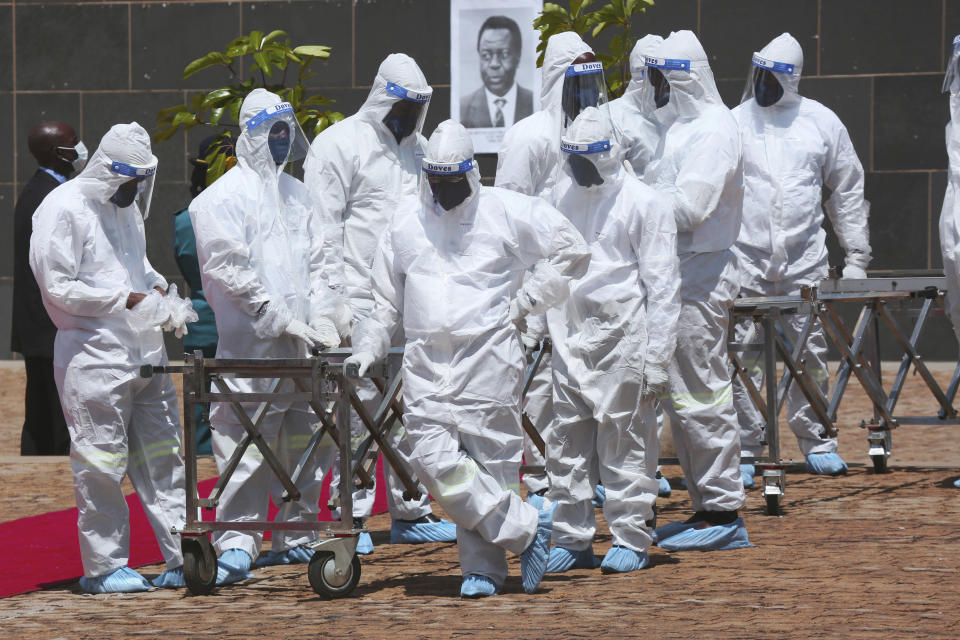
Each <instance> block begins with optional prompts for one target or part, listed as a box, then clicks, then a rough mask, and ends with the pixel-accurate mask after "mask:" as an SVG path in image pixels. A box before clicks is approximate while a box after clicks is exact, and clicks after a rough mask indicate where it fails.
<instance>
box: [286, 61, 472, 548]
mask: <svg viewBox="0 0 960 640" xmlns="http://www.w3.org/2000/svg"><path fill="white" fill-rule="evenodd" d="M432 94H433V89H432V88H431V87H430V86H429V85H428V84H427V79H426V78H425V77H424V75H423V72H422V71H421V70H420V67H419V66H417V63H416V62H415V61H414V59H413V58H411V57H410V56H408V55H405V54H402V53H393V54H390V55H389V56H387V57H386V59H384V61H383V62H382V63H381V64H380V68H379V70H378V71H377V75H376V77H375V78H374V80H373V87H371V89H370V94H369V95H368V96H367V100H366V102H364V104H363V106H362V107H360V110H359V111H358V112H357V113H355V114H354V115H352V116H350V117H348V118H346V119H345V120H343V121H342V122H339V123H337V124H335V125H334V126H332V127H329V128H328V129H325V130H324V131H323V132H322V133H320V135H318V136H317V137H316V138H315V139H314V141H313V144H312V145H311V147H310V154H309V155H308V156H307V160H306V162H305V163H304V182H306V184H307V188H309V189H310V194H311V197H312V198H313V201H314V204H315V205H316V207H317V210H318V212H319V213H320V216H321V218H322V220H323V223H324V233H325V236H326V248H327V252H328V254H330V255H331V256H334V257H336V259H335V260H333V261H332V263H331V264H332V265H333V268H332V269H331V270H330V274H329V275H330V280H331V284H332V285H333V286H334V287H336V288H337V289H338V290H340V291H342V292H343V294H344V295H345V297H346V298H347V299H348V301H349V304H350V307H351V309H352V311H353V315H354V319H355V320H356V321H359V320H361V319H363V318H365V317H366V316H367V315H369V313H370V308H371V304H372V296H371V295H370V288H371V286H372V284H371V282H370V269H371V266H372V265H373V256H374V251H375V249H376V246H377V240H378V239H379V238H380V234H381V233H382V232H383V230H384V229H385V228H386V227H387V224H388V223H389V222H390V219H391V218H392V217H393V214H394V212H395V211H397V210H398V208H399V207H400V206H401V203H402V202H403V201H404V200H406V199H412V200H413V201H416V200H417V198H418V191H417V185H418V183H419V181H418V178H419V176H420V161H421V160H422V159H423V152H424V148H425V147H426V139H425V138H424V137H423V135H422V133H421V131H422V129H423V122H424V119H425V118H426V115H427V107H428V106H429V104H430V96H431V95H432ZM341 332H342V333H343V334H344V335H348V332H349V324H347V325H346V326H342V327H341ZM402 339H403V336H402V335H396V336H393V344H394V345H395V346H400V345H401V344H402ZM356 391H357V395H358V396H359V398H360V400H361V402H362V403H363V405H364V407H365V408H366V410H367V413H368V414H369V415H371V416H372V415H373V414H374V413H376V410H377V408H378V407H379V405H380V402H381V400H382V395H381V394H380V393H379V392H378V391H377V388H376V386H374V384H373V382H371V381H370V380H357V381H356ZM350 419H351V425H350V430H351V434H352V438H353V440H354V443H353V444H354V448H356V447H357V446H359V445H360V443H361V442H362V441H363V440H364V439H365V438H366V437H367V436H368V435H369V431H368V430H367V428H366V427H365V426H364V424H363V422H362V421H361V420H360V417H359V416H358V415H357V414H356V412H351V414H350ZM402 430H403V428H402V427H401V426H400V425H399V424H398V425H397V426H396V427H395V428H394V429H393V432H392V433H391V437H392V440H393V443H394V444H395V445H399V446H400V450H399V451H398V454H399V455H400V457H401V459H405V458H406V457H407V456H406V452H404V451H403V446H402ZM334 476H335V477H336V478H339V467H335V468H334ZM384 477H385V479H386V482H387V492H386V493H387V507H388V508H389V510H390V517H391V518H392V520H393V522H392V524H391V526H390V542H391V543H392V544H396V543H407V544H411V543H424V542H453V541H454V540H456V539H457V532H456V527H455V526H454V524H453V523H452V522H449V521H447V520H441V519H440V518H438V517H437V516H435V515H434V514H433V512H432V511H431V509H430V498H429V496H428V495H427V492H426V491H425V490H424V489H423V488H422V487H421V490H420V493H421V497H420V498H419V499H417V500H410V501H405V500H404V499H403V493H404V486H403V483H401V482H400V479H399V478H398V477H397V475H396V473H395V472H394V471H393V469H392V467H390V465H389V464H388V465H387V466H386V468H385V473H384ZM335 484H336V483H335ZM375 497H376V491H375V489H361V490H358V491H355V492H354V495H353V516H354V518H357V519H359V520H360V521H363V520H365V519H366V518H369V517H370V514H371V512H372V510H373V502H374V498H375ZM372 552H373V542H372V540H371V539H370V534H369V533H366V532H364V533H362V534H361V535H360V540H359V541H358V544H357V553H360V554H367V553H372Z"/></svg>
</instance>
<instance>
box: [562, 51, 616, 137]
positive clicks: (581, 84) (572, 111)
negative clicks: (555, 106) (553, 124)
mask: <svg viewBox="0 0 960 640" xmlns="http://www.w3.org/2000/svg"><path fill="white" fill-rule="evenodd" d="M587 56H589V57H590V58H592V59H594V60H595V59H596V58H594V56H593V54H586V55H585V56H580V58H577V60H580V59H581V58H584V57H587ZM605 104H607V81H606V79H605V78H604V77H603V65H602V64H601V63H599V62H592V61H591V62H581V63H577V62H574V64H572V65H570V66H569V67H567V70H566V72H565V73H564V77H563V92H562V94H561V98H560V106H561V116H560V123H561V126H560V133H561V135H562V134H563V133H564V132H565V131H566V130H567V128H568V127H569V126H570V125H571V124H573V121H574V120H576V119H577V116H579V115H580V114H581V113H582V112H583V111H584V110H585V109H587V108H588V107H598V106H600V105H605Z"/></svg>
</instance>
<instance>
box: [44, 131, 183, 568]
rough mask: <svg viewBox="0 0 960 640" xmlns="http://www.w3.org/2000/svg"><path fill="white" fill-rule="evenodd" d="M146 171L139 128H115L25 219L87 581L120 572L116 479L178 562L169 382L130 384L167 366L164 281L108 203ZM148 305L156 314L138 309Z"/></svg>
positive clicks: (130, 216) (145, 141)
mask: <svg viewBox="0 0 960 640" xmlns="http://www.w3.org/2000/svg"><path fill="white" fill-rule="evenodd" d="M156 166H157V159H156V157H154V156H153V154H152V153H151V151H150V136H149V134H148V133H147V132H146V131H145V130H144V129H143V127H141V126H140V125H138V124H137V123H135V122H134V123H130V124H118V125H114V126H113V127H112V128H111V129H110V131H108V132H107V133H106V134H105V135H104V136H103V139H102V140H101V141H100V147H99V148H98V149H97V151H96V152H95V153H94V154H93V156H92V157H91V158H90V162H89V163H88V164H87V166H86V168H85V169H84V170H83V171H82V172H81V173H80V174H79V175H78V176H77V177H76V178H75V179H73V180H71V181H69V182H67V183H65V184H62V185H60V186H59V187H57V188H56V189H54V190H53V191H52V192H51V193H50V194H49V195H48V196H47V198H46V199H45V200H44V201H43V203H42V204H41V205H40V207H38V208H37V211H36V213H34V216H33V229H34V233H33V236H32V237H31V240H30V267H31V268H32V269H33V273H34V275H35V276H36V278H37V283H38V284H39V285H40V291H41V295H42V296H43V303H44V306H45V307H46V309H47V313H49V314H50V318H51V319H52V320H53V322H54V324H55V325H56V326H57V338H56V342H55V344H54V375H55V379H56V383H57V389H58V390H59V392H60V399H61V403H62V404H63V412H64V415H65V417H66V421H67V426H68V428H69V431H70V440H71V447H70V463H71V466H72V467H73V474H74V482H75V485H76V497H77V509H78V511H79V515H78V518H77V526H78V528H79V531H80V553H81V557H82V559H83V572H84V576H85V577H86V578H95V577H100V576H106V575H108V574H110V573H112V572H114V571H116V570H118V569H120V568H122V567H125V566H126V564H127V560H128V556H129V537H130V529H129V524H128V511H127V503H126V500H125V499H124V496H123V490H122V488H121V482H122V480H123V477H124V475H127V474H129V476H130V480H131V481H132V482H133V486H134V488H135V489H136V490H137V493H138V494H139V496H140V500H141V502H142V503H143V506H144V509H145V510H146V512H147V517H148V518H149V520H150V524H151V525H152V526H153V530H154V533H155V534H156V536H157V542H158V543H159V544H160V550H161V552H162V553H163V557H164V560H165V561H166V563H167V567H168V568H169V569H174V568H176V567H179V566H180V565H182V564H183V559H182V557H181V555H180V541H179V537H178V536H175V535H173V534H171V533H170V529H171V527H179V526H181V525H182V524H183V517H184V513H185V496H184V485H183V459H182V458H181V457H180V424H179V418H178V416H179V410H178V408H177V398H176V393H175V391H174V387H173V382H172V380H171V379H170V376H167V375H157V376H153V377H152V378H141V377H140V372H139V367H140V366H141V365H143V364H151V365H161V364H165V363H166V362H167V357H166V352H165V351H164V347H163V335H162V331H161V325H162V324H163V323H164V322H165V321H166V319H168V318H169V313H167V314H166V315H164V314H163V312H162V311H160V310H159V307H158V304H157V301H156V298H159V297H160V296H159V294H156V292H153V289H154V287H159V288H161V289H164V290H165V289H166V288H167V282H166V280H164V278H163V276H161V275H160V274H159V273H157V272H156V271H155V270H154V269H153V267H152V266H150V263H149V261H148V260H147V257H146V239H145V237H144V232H143V216H142V215H141V212H140V210H139V208H138V207H137V204H136V203H132V204H130V205H129V206H126V207H119V206H117V205H115V204H113V203H112V202H110V198H111V197H112V196H113V195H114V194H115V193H116V192H117V189H118V188H119V187H120V186H121V185H122V184H124V183H127V182H129V181H130V180H131V177H130V176H128V175H124V174H123V173H119V172H118V171H126V170H128V169H131V168H133V169H134V170H139V171H141V172H142V175H146V174H148V173H149V174H152V173H153V172H154V171H155V169H156ZM113 167H116V168H117V169H116V170H115V169H114V168H113ZM148 292H153V293H154V294H156V295H154V296H153V297H151V296H148V297H147V298H145V299H144V301H142V302H140V303H139V304H138V305H136V306H134V307H133V308H132V309H129V310H128V309H127V308H126V305H127V298H128V296H129V294H131V293H141V294H145V293H148ZM148 300H149V301H150V304H151V305H153V311H155V312H156V313H153V314H145V313H142V311H143V309H140V310H138V309H137V307H139V306H140V305H147V301H148ZM161 306H162V304H161ZM144 308H145V307H144ZM148 316H150V317H148Z"/></svg>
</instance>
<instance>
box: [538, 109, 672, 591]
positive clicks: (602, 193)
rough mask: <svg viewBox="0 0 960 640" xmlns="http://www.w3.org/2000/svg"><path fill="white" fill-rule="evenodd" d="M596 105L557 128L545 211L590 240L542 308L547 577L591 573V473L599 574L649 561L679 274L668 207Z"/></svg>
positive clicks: (592, 556) (637, 565)
mask: <svg viewBox="0 0 960 640" xmlns="http://www.w3.org/2000/svg"><path fill="white" fill-rule="evenodd" d="M606 107H607V105H601V107H599V108H597V107H589V108H587V109H586V110H584V111H583V112H582V113H581V114H580V115H579V116H578V117H577V119H576V120H575V121H574V122H573V124H572V125H571V126H570V127H569V128H568V129H567V130H566V132H565V133H564V136H563V139H562V142H561V146H560V149H561V152H562V153H563V157H562V160H561V171H562V173H563V175H561V176H560V177H559V179H558V180H557V184H556V187H555V194H556V202H557V204H556V206H557V208H558V209H559V210H560V211H561V212H562V213H563V214H564V215H566V216H567V218H568V219H569V220H570V221H571V222H572V223H573V224H574V226H576V228H577V230H578V231H579V232H580V233H581V234H582V235H583V237H584V238H589V240H588V243H589V247H590V251H591V254H592V255H591V259H590V268H589V269H588V270H587V273H586V275H584V276H583V277H582V278H580V279H578V280H575V281H573V282H571V283H570V290H571V291H570V297H569V298H567V300H566V302H564V303H563V305H562V306H561V307H559V308H557V309H550V310H549V311H547V325H548V326H549V329H550V337H551V339H552V340H553V345H554V353H553V388H554V401H553V408H554V411H555V412H556V418H555V422H554V424H553V426H552V428H551V430H550V436H549V439H548V441H547V456H546V457H547V473H548V475H549V477H550V490H549V491H548V493H547V496H548V497H549V498H550V499H551V500H553V501H555V502H556V503H557V512H556V514H555V517H554V527H553V544H554V546H553V549H552V550H551V551H550V561H549V563H548V565H547V571H548V572H561V571H567V570H569V569H573V568H594V567H595V566H596V565H595V560H594V555H593V536H594V533H595V532H596V521H595V518H594V510H593V505H592V504H591V498H592V497H593V493H594V487H595V486H596V483H597V478H596V477H591V475H592V474H591V470H592V469H595V468H598V467H599V470H600V478H599V479H600V480H602V482H603V487H604V490H605V500H604V503H603V514H604V517H605V518H606V519H607V523H608V524H609V526H610V532H611V533H612V534H613V546H612V548H611V549H610V551H609V552H608V553H607V554H606V556H605V557H604V559H603V563H602V565H601V569H602V571H603V572H604V573H615V572H626V571H635V570H638V569H642V568H644V567H646V566H647V564H648V563H649V558H648V557H647V548H648V547H649V546H650V543H651V540H652V535H651V534H652V532H653V531H652V529H651V527H650V526H649V525H648V524H647V522H646V521H648V520H652V519H653V515H654V514H653V504H654V502H655V501H656V498H657V490H658V486H657V485H658V483H657V480H656V479H655V478H654V472H655V469H656V466H657V458H658V456H659V449H660V447H659V442H658V440H657V433H656V427H657V418H656V411H655V408H654V402H655V400H656V398H658V397H659V396H660V395H662V394H663V393H664V392H665V391H666V385H667V379H668V376H667V367H668V363H669V362H670V360H671V359H672V357H673V352H674V348H675V347H676V326H677V319H678V317H679V315H680V296H679V291H680V273H679V267H678V262H677V234H676V223H675V222H674V219H673V211H672V210H671V209H670V207H669V206H668V203H667V202H666V201H665V199H664V198H663V197H662V196H660V195H659V194H657V192H656V191H654V190H653V189H652V188H651V187H649V186H648V185H646V184H644V183H643V182H642V181H640V180H639V179H638V178H636V177H635V176H633V175H631V174H630V173H629V171H628V170H627V169H625V168H624V166H623V161H622V155H621V150H620V149H618V148H617V140H616V137H615V134H614V130H613V124H612V123H611V121H610V118H609V114H608V113H606Z"/></svg>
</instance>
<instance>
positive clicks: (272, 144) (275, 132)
mask: <svg viewBox="0 0 960 640" xmlns="http://www.w3.org/2000/svg"><path fill="white" fill-rule="evenodd" d="M268 125H269V126H268ZM283 125H286V126H285V127H284V126H283ZM243 126H244V129H245V131H246V134H247V135H248V136H249V137H250V138H251V139H253V138H254V137H255V136H259V135H261V134H263V132H264V131H266V132H267V133H266V134H265V135H266V139H267V147H268V148H269V151H270V157H271V158H272V159H273V162H274V163H275V164H276V165H277V166H283V165H285V164H286V163H288V162H296V161H297V160H302V159H304V158H305V157H307V151H308V149H309V146H308V143H307V137H306V136H305V135H304V134H303V129H301V128H300V125H299V123H298V122H297V118H296V115H295V113H294V110H293V106H292V105H291V104H290V103H289V102H280V103H278V104H275V105H272V106H269V107H267V108H266V109H264V110H263V111H261V112H260V113H258V114H257V115H255V116H253V117H252V118H250V119H249V120H247V122H246V123H245V124H244V125H243Z"/></svg>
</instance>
